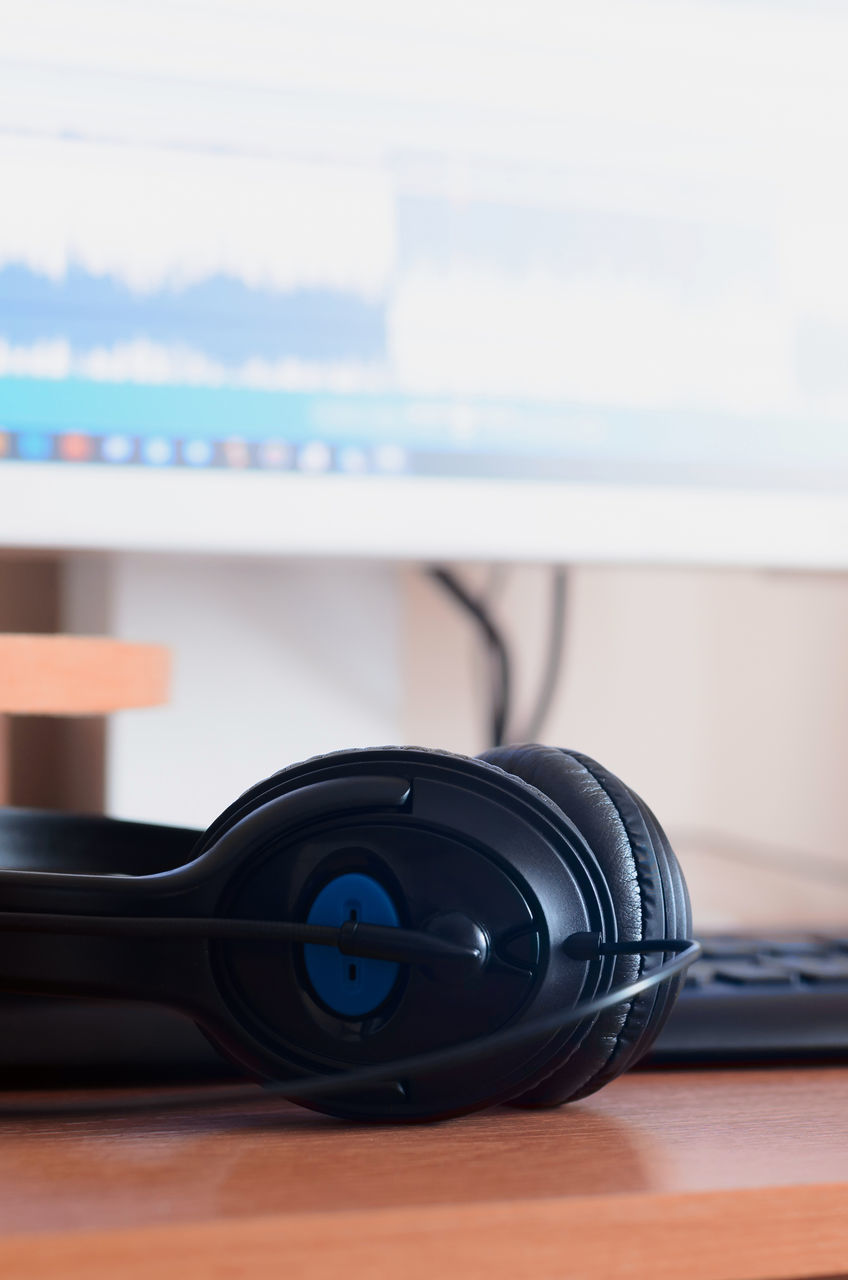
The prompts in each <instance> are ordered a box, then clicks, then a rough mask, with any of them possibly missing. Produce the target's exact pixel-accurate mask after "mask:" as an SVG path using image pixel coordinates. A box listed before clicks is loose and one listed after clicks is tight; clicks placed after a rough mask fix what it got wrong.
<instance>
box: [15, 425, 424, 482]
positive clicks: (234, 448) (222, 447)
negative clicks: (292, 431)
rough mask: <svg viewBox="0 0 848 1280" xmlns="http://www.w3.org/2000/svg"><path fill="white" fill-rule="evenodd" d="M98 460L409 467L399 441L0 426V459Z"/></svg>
mask: <svg viewBox="0 0 848 1280" xmlns="http://www.w3.org/2000/svg"><path fill="white" fill-rule="evenodd" d="M2 460H6V461H20V462H69V463H82V462H89V463H103V464H104V465H107V466H143V467H154V468H162V467H188V468H195V469H198V470H202V469H205V468H219V469H220V468H223V469H227V470H262V471H297V472H301V473H303V474H307V475H309V474H311V475H321V474H327V473H330V472H341V473H344V474H346V475H368V474H372V475H373V474H399V473H402V472H404V471H407V470H408V469H409V455H408V453H407V451H406V450H405V449H404V448H403V447H402V446H400V445H396V444H391V443H381V444H375V445H358V444H343V445H333V444H328V443H326V442H325V441H323V440H304V441H300V442H293V441H289V440H280V439H273V438H269V439H266V440H244V439H242V438H241V437H238V436H232V437H230V438H229V439H226V440H208V439H206V438H204V437H202V436H193V437H187V438H186V439H175V438H173V437H171V436H165V435H161V436H157V435H150V436H132V435H124V434H122V433H118V432H116V433H114V434H111V435H102V436H100V435H89V434H87V433H85V432H78V431H64V432H50V431H38V430H29V429H28V430H23V431H15V430H6V429H4V428H2V427H0V461H2Z"/></svg>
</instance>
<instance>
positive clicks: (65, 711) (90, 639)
mask: <svg viewBox="0 0 848 1280" xmlns="http://www.w3.org/2000/svg"><path fill="white" fill-rule="evenodd" d="M168 671H169V658H168V651H167V650H166V649H164V648H163V647H162V646H161V645H147V644H126V643H124V642H122V641H119V640H111V639H108V638H106V637H103V636H60V635H0V712H12V713H15V714H18V715H22V714H26V715H102V714H106V713H108V712H110V711H120V710H123V709H125V708H129V707H149V706H156V705H158V704H160V703H163V702H165V701H166V700H167V697H168Z"/></svg>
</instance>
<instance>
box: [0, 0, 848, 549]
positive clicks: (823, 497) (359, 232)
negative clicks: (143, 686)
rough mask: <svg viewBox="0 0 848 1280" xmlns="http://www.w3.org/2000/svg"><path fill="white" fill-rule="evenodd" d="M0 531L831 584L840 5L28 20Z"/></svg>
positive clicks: (13, 44) (16, 536) (5, 298)
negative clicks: (709, 572)
mask: <svg viewBox="0 0 848 1280" xmlns="http://www.w3.org/2000/svg"><path fill="white" fill-rule="evenodd" d="M6 27H7V29H4V31H3V38H2V41H0V173H2V175H3V189H4V195H3V197H2V210H0V459H2V460H0V543H2V544H4V545H25V546H62V547H99V548H140V549H151V550H157V549H181V550H201V551H216V552H260V553H266V552H278V553H287V554H317V553H320V554H328V555H369V556H370V555H380V556H402V557H412V558H426V559H435V558H446V557H451V558H466V559H484V558H499V559H500V558H526V559H535V560H582V561H593V560H594V561H597V560H613V561H632V560H654V561H657V560H659V561H666V562H711V563H717V564H719V563H762V564H776V565H799V566H822V567H846V566H848V360H846V350H848V287H846V286H848V254H846V252H845V248H844V237H845V230H844V229H845V226H846V225H848V185H846V183H845V181H844V178H843V176H842V166H841V165H840V164H838V163H835V162H834V161H835V158H836V157H839V156H841V155H844V154H845V153H846V149H848V80H846V77H845V73H844V68H845V57H844V55H845V51H846V49H848V15H846V14H845V12H844V10H842V9H841V8H840V7H839V6H830V5H826V4H812V3H809V0H804V2H803V3H802V2H801V0H798V2H797V3H784V4H780V5H770V6H765V5H754V4H748V3H742V2H741V0H740V2H739V3H714V2H707V0H693V3H690V4H687V5H676V4H668V3H660V2H659V0H645V3H642V4H640V5H638V6H633V5H632V4H630V3H629V2H628V0H598V2H597V3H594V4H592V5H563V4H560V3H557V4H550V3H540V2H539V0H536V2H535V3H533V2H530V3H527V4H523V5H520V6H517V5H512V4H510V5H500V4H491V5H485V6H479V5H476V4H475V5H461V4H460V5H457V4H440V3H431V4H427V5H420V6H419V5H409V4H406V5H403V4H402V5H398V4H397V3H377V2H376V0H372V2H371V3H368V2H364V3H361V4H357V5H356V6H354V7H351V6H350V5H349V4H348V3H346V0H313V3H311V4H310V5H308V6H305V7H303V6H288V5H279V4H276V3H274V4H271V3H267V2H266V0H251V2H248V0H237V2H236V0H216V3H211V2H210V3H201V4H198V3H173V0H169V2H168V3H164V0H149V2H148V3H146V4H145V5H143V6H142V5H133V6H127V5H104V4H102V3H98V2H97V0H78V3H76V4H74V5H72V6H70V5H65V4H62V3H32V4H28V5H25V6H20V7H19V9H18V11H17V12H16V13H15V18H14V24H13V25H12V24H9V23H7V24H6Z"/></svg>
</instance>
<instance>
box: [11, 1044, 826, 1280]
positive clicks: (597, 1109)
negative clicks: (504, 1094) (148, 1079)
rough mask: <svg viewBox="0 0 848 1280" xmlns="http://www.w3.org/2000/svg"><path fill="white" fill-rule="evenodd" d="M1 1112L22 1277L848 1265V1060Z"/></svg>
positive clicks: (656, 1272) (617, 1272)
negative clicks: (588, 1085) (324, 1099)
mask: <svg viewBox="0 0 848 1280" xmlns="http://www.w3.org/2000/svg"><path fill="white" fill-rule="evenodd" d="M0 1128H2V1139H3V1140H2V1146H1V1147H0V1231H2V1237H0V1274H2V1275H3V1276H4V1277H5V1276H9V1275H19V1274H20V1275H45V1276H46V1275H57V1276H58V1275H62V1276H67V1277H74V1278H75V1277H77V1276H79V1277H83V1276H85V1277H100V1276H104V1277H105V1276H110V1277H111V1276H122V1277H123V1276H127V1277H135V1276H141V1275H148V1274H154V1270H155V1272H156V1273H157V1274H158V1273H161V1274H163V1275H172V1274H173V1275H177V1274H190V1275H194V1274H197V1275H209V1276H222V1277H223V1276H241V1275H251V1276H252V1275H258V1276H265V1275H268V1276H272V1275H273V1276H277V1275H281V1274H288V1275H296V1276H303V1277H306V1278H308V1280H311V1278H312V1277H316V1278H317V1277H324V1276H328V1277H329V1276H333V1277H336V1276H338V1275H340V1274H342V1275H346V1276H356V1277H358V1276H382V1275H386V1276H388V1275H400V1276H402V1277H404V1280H417V1277H424V1276H432V1275H434V1274H438V1273H439V1272H442V1273H446V1274H449V1275H454V1274H455V1275H460V1274H461V1275H462V1276H463V1277H472V1276H478V1275H479V1276H480V1277H483V1276H485V1277H486V1278H487V1280H489V1278H491V1277H495V1278H497V1277H501V1276H504V1277H507V1276H509V1277H511V1278H512V1277H516V1276H524V1275H528V1276H529V1275H532V1276H533V1277H534V1280H539V1278H540V1277H548V1276H550V1277H559V1276H583V1275H587V1276H588V1275H592V1276H596V1275H597V1276H616V1277H618V1276H622V1277H624V1276H639V1275H650V1276H652V1277H665V1276H668V1277H674V1278H675V1280H678V1277H679V1276H680V1274H681V1272H682V1271H684V1272H685V1274H686V1275H687V1277H692V1278H693V1280H698V1278H699V1277H705V1278H706V1277H710V1278H712V1280H723V1278H725V1277H727V1278H728V1280H729V1278H730V1277H735V1280H748V1278H751V1280H753V1278H754V1277H764V1276H774V1277H789V1276H808V1275H826V1274H831V1275H833V1274H838V1273H840V1272H845V1271H848V1069H844V1068H832V1069H824V1068H822V1069H810V1070H793V1071H779V1070H774V1071H767V1070H756V1071H750V1072H745V1071H740V1072H711V1073H708V1072H687V1073H684V1072H680V1073H671V1072H669V1073H643V1074H633V1075H631V1076H629V1077H626V1078H625V1079H623V1080H620V1081H617V1082H616V1083H615V1084H614V1085H612V1086H611V1087H609V1088H608V1089H606V1090H605V1091H604V1092H602V1093H600V1094H598V1095H597V1096H596V1097H594V1098H591V1099H587V1100H586V1101H584V1102H581V1103H577V1104H574V1105H572V1106H571V1107H568V1108H564V1109H562V1110H560V1111H553V1112H535V1113H530V1112H518V1111H508V1110H497V1111H491V1112H486V1113H483V1114H481V1115H477V1116H471V1117H466V1118H465V1119H461V1120H458V1121H452V1122H449V1123H447V1124H443V1125H438V1126H428V1127H415V1128H404V1127H386V1126H374V1127H354V1126H351V1125H347V1124H342V1123H340V1122H336V1121H333V1120H329V1119H327V1118H324V1117H321V1116H317V1115H313V1114H310V1113H309V1112H306V1111H303V1110H300V1109H297V1108H294V1107H286V1106H284V1107H278V1106H276V1105H271V1104H268V1103H265V1104H260V1107H259V1108H258V1109H257V1110H256V1111H255V1112H254V1113H253V1114H251V1115H245V1114H242V1115H238V1114H235V1113H233V1112H232V1111H230V1112H228V1113H220V1112H219V1113H217V1114H215V1115H212V1114H205V1115H204V1114H196V1113H195V1114H191V1115H190V1114H188V1113H182V1114H180V1115H165V1114H161V1115H159V1116H156V1115H145V1116H134V1117H129V1116H127V1117H124V1118H122V1117H120V1116H109V1117H100V1118H91V1117H86V1118H83V1117H78V1118H63V1119H57V1118H51V1119H12V1118H4V1119H3V1120H2V1122H0ZM153 1260H155V1262H156V1265H155V1268H153V1269H151V1270H145V1267H146V1266H151V1264H152V1261H153Z"/></svg>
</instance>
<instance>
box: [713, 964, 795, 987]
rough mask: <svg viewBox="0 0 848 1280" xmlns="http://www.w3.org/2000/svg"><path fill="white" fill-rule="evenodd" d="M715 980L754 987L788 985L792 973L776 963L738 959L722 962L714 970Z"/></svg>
mask: <svg viewBox="0 0 848 1280" xmlns="http://www.w3.org/2000/svg"><path fill="white" fill-rule="evenodd" d="M715 976H716V981H717V982H735V983H739V984H740V985H741V984H744V985H745V986H748V985H751V986H756V987H762V986H778V985H781V986H788V985H789V984H790V983H791V982H792V975H791V974H790V973H788V972H787V971H786V969H784V968H782V967H781V966H780V965H777V964H757V963H756V962H755V961H752V960H751V961H745V960H739V961H737V962H736V963H735V964H722V965H719V966H718V967H717V968H716V971H715Z"/></svg>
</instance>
